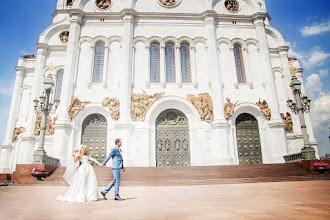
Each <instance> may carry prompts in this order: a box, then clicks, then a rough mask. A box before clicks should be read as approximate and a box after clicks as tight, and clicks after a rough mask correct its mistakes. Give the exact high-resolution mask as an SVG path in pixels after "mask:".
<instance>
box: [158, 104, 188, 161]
mask: <svg viewBox="0 0 330 220" xmlns="http://www.w3.org/2000/svg"><path fill="white" fill-rule="evenodd" d="M156 164H157V166H190V143H189V123H188V119H187V117H186V116H185V115H184V114H183V113H182V112H180V111H178V110H175V109H168V110H165V111H163V112H162V113H160V114H159V116H158V117H157V120H156Z"/></svg>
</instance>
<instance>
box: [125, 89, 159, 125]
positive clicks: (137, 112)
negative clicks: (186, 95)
mask: <svg viewBox="0 0 330 220" xmlns="http://www.w3.org/2000/svg"><path fill="white" fill-rule="evenodd" d="M163 94H164V93H156V94H155V95H153V96H152V95H147V94H146V92H145V91H144V90H143V94H135V93H133V94H132V97H131V118H132V120H133V121H144V119H145V116H146V114H147V111H148V110H149V108H150V107H151V106H152V104H154V103H155V102H156V101H157V100H158V99H159V98H160V97H161V96H162V95H163Z"/></svg>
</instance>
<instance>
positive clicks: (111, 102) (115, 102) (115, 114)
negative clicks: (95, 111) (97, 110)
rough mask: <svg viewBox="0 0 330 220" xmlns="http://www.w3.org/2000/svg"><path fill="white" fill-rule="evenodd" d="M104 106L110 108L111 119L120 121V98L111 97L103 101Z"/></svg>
mask: <svg viewBox="0 0 330 220" xmlns="http://www.w3.org/2000/svg"><path fill="white" fill-rule="evenodd" d="M102 105H103V106H108V108H109V112H110V115H111V117H112V118H113V119H114V120H118V119H119V115H120V109H119V105H120V102H119V98H110V97H107V98H105V99H103V101H102Z"/></svg>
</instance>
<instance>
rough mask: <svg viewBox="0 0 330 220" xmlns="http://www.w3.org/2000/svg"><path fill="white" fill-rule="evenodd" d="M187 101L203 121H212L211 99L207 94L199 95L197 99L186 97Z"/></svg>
mask: <svg viewBox="0 0 330 220" xmlns="http://www.w3.org/2000/svg"><path fill="white" fill-rule="evenodd" d="M187 100H188V101H189V102H191V103H192V104H193V105H194V106H195V108H196V109H197V111H198V113H199V116H200V117H201V119H202V120H203V121H207V122H209V123H210V122H212V121H213V107H212V99H211V96H210V95H209V94H208V93H202V94H199V95H198V97H195V96H194V95H187Z"/></svg>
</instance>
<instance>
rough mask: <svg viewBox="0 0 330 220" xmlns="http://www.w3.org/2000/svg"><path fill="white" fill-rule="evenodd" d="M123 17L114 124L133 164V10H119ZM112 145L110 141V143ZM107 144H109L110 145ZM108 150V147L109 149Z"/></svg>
mask: <svg viewBox="0 0 330 220" xmlns="http://www.w3.org/2000/svg"><path fill="white" fill-rule="evenodd" d="M121 16H122V19H123V35H122V37H123V40H122V50H123V53H122V56H123V57H122V58H123V59H122V60H123V70H122V77H121V79H120V94H121V95H120V118H119V120H118V121H117V124H116V125H115V130H116V135H117V136H116V138H121V139H122V143H123V157H124V163H125V165H126V166H134V155H133V154H134V151H133V150H132V136H133V128H134V127H133V125H132V121H131V115H130V113H131V111H130V105H131V95H132V62H133V56H132V52H133V51H132V50H133V37H134V22H135V11H134V10H132V9H124V10H123V11H122V12H121ZM112 141H114V140H111V142H112ZM110 145H112V143H110ZM110 145H109V146H110ZM109 150H110V149H109Z"/></svg>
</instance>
